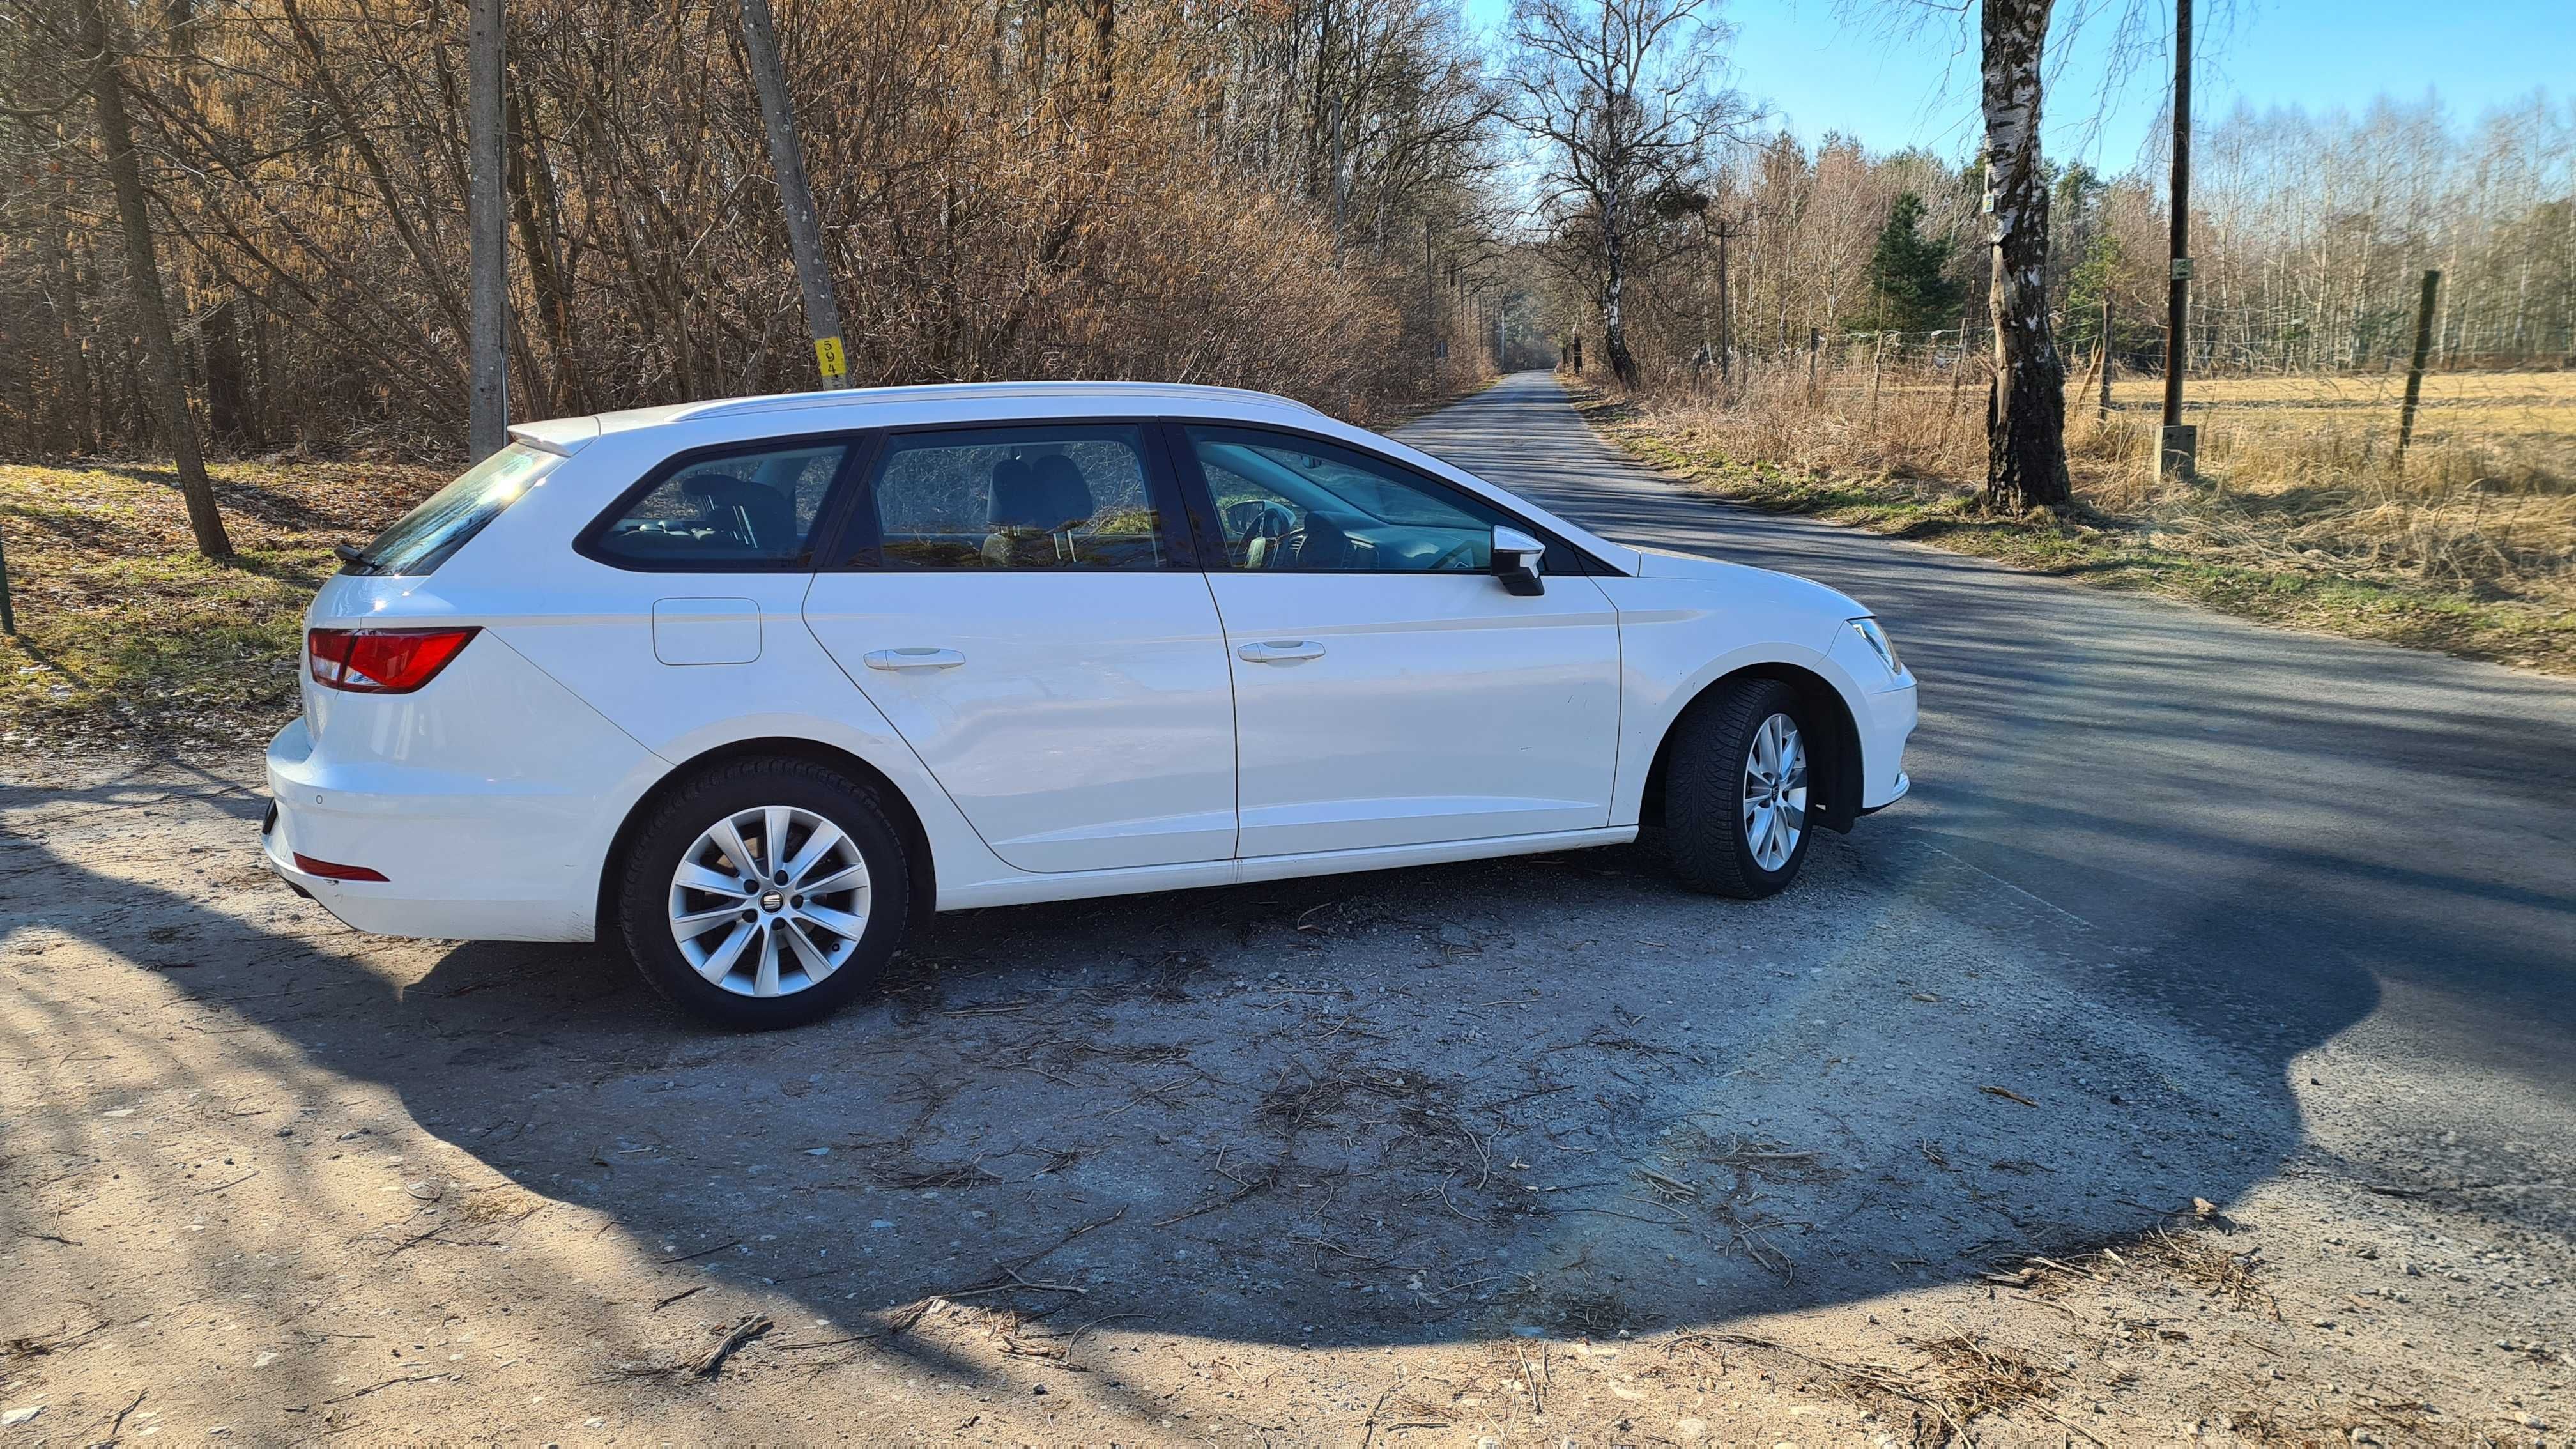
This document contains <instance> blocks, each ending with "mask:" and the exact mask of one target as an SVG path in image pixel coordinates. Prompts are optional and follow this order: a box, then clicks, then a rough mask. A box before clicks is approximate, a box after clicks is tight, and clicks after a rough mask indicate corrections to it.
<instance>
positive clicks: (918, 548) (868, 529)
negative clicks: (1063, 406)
mask: <svg viewBox="0 0 2576 1449" xmlns="http://www.w3.org/2000/svg"><path fill="white" fill-rule="evenodd" d="M1179 517H1180V512H1179V510H1178V508H1177V507H1175V506H1174V495H1173V492H1172V485H1171V480H1170V478H1169V477H1168V475H1167V472H1166V470H1165V469H1164V468H1163V467H1162V465H1161V460H1160V450H1159V448H1158V447H1156V446H1155V442H1154V439H1153V437H1152V434H1151V431H1150V429H1149V427H1148V426H1146V425H1140V424H1133V423H1105V424H1104V423H1096V422H1084V423H1066V424H1022V425H1013V426H1010V427H1000V428H992V427H987V428H977V429H973V430H939V431H927V432H915V433H901V434H896V435H894V436H892V437H890V438H888V439H887V440H886V442H885V445H884V446H883V448H882V449H880V451H879V453H878V455H877V458H876V460H875V463H874V465H873V466H872V468H871V470H870V476H869V478H868V484H867V488H866V491H865V492H864V493H863V494H862V495H861V496H860V497H859V498H858V500H857V503H856V509H855V512H854V514H853V521H852V523H851V525H850V526H848V527H846V528H844V530H843V531H842V536H843V538H844V539H846V540H848V542H847V543H846V544H845V545H844V546H843V547H842V548H841V550H840V552H841V553H842V554H843V555H844V557H843V558H842V559H841V560H839V561H838V562H839V566H838V567H830V566H827V567H826V568H825V569H824V570H823V571H821V572H818V573H817V574H816V575H815V579H814V586H813V590H812V592H811V593H809V594H808V595H807V597H806V601H805V620H806V623H807V624H808V625H809V626H810V627H811V628H812V629H813V631H814V634H815V637H816V638H818V639H820V640H821V641H822V644H823V647H824V648H825V649H826V650H828V651H830V653H831V655H832V658H833V660H834V661H835V662H836V663H838V664H839V665H840V667H841V669H842V671H843V672H844V673H846V674H848V675H849V677H850V681H851V683H852V684H854V685H856V686H857V687H858V689H859V690H860V691H861V692H862V693H863V694H865V695H866V696H867V698H868V701H869V702H870V703H871V704H874V705H875V706H876V707H877V709H878V710H879V711H881V712H882V713H883V714H884V715H885V716H886V718H887V719H888V720H890V721H892V722H893V724H894V726H895V728H896V729H897V730H899V731H901V732H902V735H903V738H904V741H905V743H907V744H909V745H911V746H912V748H913V750H914V752H915V753H917V754H918V755H920V757H921V760H922V763H923V764H925V765H926V766H928V767H929V769H930V772H931V774H932V775H933V776H935V777H937V779H938V781H939V783H940V785H941V786H942V787H943V788H945V789H946V790H947V792H948V795H949V798H950V799H952V800H954V801H955V802H956V804H957V808H958V809H959V811H960V812H962V813H963V814H964V815H965V816H966V818H967V820H968V821H969V822H971V823H972V824H973V825H974V827H975V829H976V831H977V832H978V833H979V834H980V835H981V836H982V837H983V840H984V843H985V844H986V845H987V846H989V847H991V849H992V851H993V853H994V854H995V855H997V856H999V857H1001V858H1002V860H1003V861H1005V862H1007V863H1008V864H1010V865H1013V866H1016V867H1018V868H1019V869H1021V870H1030V871H1078V870H1103V869H1110V868H1114V867H1121V866H1145V865H1168V864H1177V863H1181V862H1187V861H1202V860H1223V859H1225V858H1227V857H1229V856H1231V855H1232V854H1233V853H1234V846H1235V839H1234V836H1235V828H1234V827H1235V813H1234V695H1233V684H1232V680H1231V678H1230V676H1229V673H1228V670H1227V666H1226V653H1225V641H1224V635H1223V631H1222V630H1221V628H1220V627H1219V625H1218V621H1217V613H1216V607H1215V604H1214V603H1213V602H1212V601H1211V599H1210V598H1209V594H1208V587H1207V582H1206V579H1205V578H1204V576H1202V575H1201V574H1200V573H1199V572H1198V569H1197V567H1196V564H1195V562H1194V560H1193V559H1192V558H1191V557H1190V553H1189V549H1188V544H1187V539H1186V535H1185V532H1184V531H1183V530H1181V529H1180V528H1178V527H1177V526H1176V524H1175V522H1174V521H1175V520H1177V519H1178V518H1179Z"/></svg>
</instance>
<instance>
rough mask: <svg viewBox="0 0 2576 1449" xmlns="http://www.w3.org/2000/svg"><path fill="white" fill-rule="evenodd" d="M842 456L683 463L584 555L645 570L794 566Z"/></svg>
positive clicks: (788, 450) (803, 448)
mask: <svg viewBox="0 0 2576 1449" xmlns="http://www.w3.org/2000/svg"><path fill="white" fill-rule="evenodd" d="M848 452H849V448H848V445H847V444H844V443H809V444H802V445H799V446H796V447H785V448H774V449H767V450H762V451H757V452H745V453H735V454H730V455H728V456H725V457H720V458H707V459H702V460H700V461H697V462H692V463H687V464H683V465H682V466H681V467H679V468H678V469H676V470H675V471H673V472H672V473H671V474H670V476H668V477H666V478H664V479H663V480H662V481H661V482H659V483H657V484H655V485H654V486H653V487H652V488H650V489H647V490H646V491H645V493H644V496H643V497H641V498H638V499H636V500H635V501H634V503H632V504H631V505H629V506H628V507H627V509H626V511H625V512H624V513H623V514H622V515H620V516H619V517H618V518H617V519H616V521H614V522H612V523H610V524H609V525H608V527H607V528H606V529H605V530H604V531H602V532H601V533H600V534H599V536H598V537H597V538H595V539H593V540H592V542H591V545H590V552H591V553H592V554H593V555H594V556H595V557H597V558H600V559H601V560H603V561H605V562H608V563H623V564H636V565H640V566H642V567H645V568H696V569H707V570H711V571H721V570H725V569H760V568H775V567H779V566H781V565H787V564H793V563H795V562H797V561H798V560H799V559H800V558H801V556H802V555H803V554H804V551H805V549H806V547H807V543H808V541H809V540H810V539H811V537H812V535H813V532H814V521H815V519H816V518H818V517H820V516H821V514H822V512H823V501H824V499H825V498H826V497H827V496H828V495H829V494H830V493H831V491H832V480H833V479H834V478H835V477H837V476H838V475H839V473H840V471H841V463H842V460H843V459H844V458H845V457H846V456H847V455H848Z"/></svg>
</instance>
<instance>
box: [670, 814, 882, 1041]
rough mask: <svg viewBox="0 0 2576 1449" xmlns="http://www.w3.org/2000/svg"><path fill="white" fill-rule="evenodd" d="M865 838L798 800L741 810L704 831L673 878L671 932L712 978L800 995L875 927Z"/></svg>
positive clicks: (755, 992)
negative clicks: (861, 844) (860, 841)
mask: <svg viewBox="0 0 2576 1449" xmlns="http://www.w3.org/2000/svg"><path fill="white" fill-rule="evenodd" d="M868 894H869V886H868V865H867V861H866V859H865V858H864V857H862V856H861V855H860V853H859V846H858V842H857V841H855V840H852V839H851V838H850V836H849V834H848V833H847V832H845V831H843V830H842V829H841V827H839V826H837V825H834V824H833V823H832V822H831V821H829V820H826V819H824V818H823V817H822V816H820V815H818V814H816V813H814V812H813V811H811V810H805V809H800V808H798V807H796V806H793V805H762V806H756V807H754V808H752V809H749V810H737V811H734V812H733V813H732V814H729V815H727V816H725V817H724V818H723V819H721V820H718V821H717V822H716V823H715V824H713V825H710V826H708V827H707V828H706V829H705V830H704V831H703V832H701V833H700V834H699V836H698V838H697V841H696V842H695V843H694V844H692V845H691V846H690V847H689V848H688V850H687V851H685V852H683V853H682V854H681V856H680V864H679V868H678V869H677V870H675V871H673V872H672V875H671V937H672V939H673V940H675V941H677V942H678V943H679V946H680V955H681V956H682V958H684V959H685V960H687V962H688V963H689V965H690V967H691V968H692V969H693V970H695V971H696V972H697V973H698V974H699V975H700V976H703V977H705V978H706V979H707V980H708V981H709V982H710V983H712V984H713V985H715V986H718V987H721V988H722V989H724V990H726V991H730V992H732V993H734V994H735V995H737V996H792V995H794V994H795V993H797V992H799V991H803V990H805V989H807V988H808V987H811V986H814V985H815V984H817V983H819V982H821V981H822V980H823V979H824V978H826V977H828V976H830V975H831V974H832V973H833V972H835V971H837V970H839V969H840V968H841V966H842V965H843V964H844V963H845V962H847V961H848V960H849V959H850V956H851V954H852V953H853V952H855V951H857V950H858V946H859V937H860V936H861V935H862V934H864V933H865V932H866V930H867V926H868Z"/></svg>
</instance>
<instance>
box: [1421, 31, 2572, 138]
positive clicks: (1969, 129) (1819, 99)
mask: <svg viewBox="0 0 2576 1449" xmlns="http://www.w3.org/2000/svg"><path fill="white" fill-rule="evenodd" d="M2123 3H2124V0H2059V3H2058V6H2057V11H2058V30H2057V33H2055V34H2053V35H2052V36H2051V39H2050V48H2051V50H2052V51H2053V52H2054V51H2060V50H2062V51H2063V58H2064V61H2065V65H2064V68H2063V69H2062V70H2060V71H2058V72H2057V82H2056V86H2055V89H2053V90H2052V91H2051V93H2050V97H2049V101H2048V132H2049V134H2048V140H2047V146H2048V151H2049V155H2050V157H2051V159H2077V158H2080V159H2084V160H2089V161H2091V162H2093V164H2095V165H2097V166H2100V167H2102V168H2103V169H2105V170H2110V171H2120V170H2125V169H2126V168H2127V167H2128V166H2129V164H2130V163H2131V162H2132V161H2134V160H2135V159H2136V157H2137V155H2138V153H2139V149H2140V143H2141V142H2142V141H2144V140H2145V138H2146V135H2147V132H2148V131H2149V130H2150V129H2151V128H2152V127H2153V126H2154V125H2155V124H2156V113H2157V111H2158V109H2159V108H2160V107H2162V105H2163V104H2164V99H2165V90H2166V86H2167V75H2168V73H2169V70H2170V67H2171V64H2172V62H2171V61H2170V60H2169V59H2167V58H2166V57H2165V55H2164V54H2163V52H2162V49H2161V47H2162V44H2163V27H2164V26H2166V25H2170V23H2171V14H2172V7H2171V4H2170V0H2150V3H2151V4H2155V5H2156V6H2157V8H2158V11H2159V16H2160V19H2159V23H2158V27H2157V33H2156V37H2155V41H2156V45H2157V47H2158V49H2157V53H2156V54H2154V55H2151V56H2149V57H2148V58H2146V59H2145V60H2144V61H2143V62H2142V63H2141V64H2140V65H2139V66H2138V67H2137V69H2136V70H2135V71H2134V73H2133V74H2131V75H2130V77H2129V78H2128V81H2127V83H2126V84H2125V85H2124V86H2122V87H2120V88H2119V89H2118V90H2117V91H2116V92H2115V93H2113V94H2112V95H2111V96H2110V97H2109V98H2108V99H2107V103H2106V102H2105V100H2104V98H2102V97H2101V96H2099V95H2098V91H2099V88H2100V86H2101V83H2102V80H2103V77H2104V75H2105V73H2106V71H2107V69H2108V66H2107V63H2106V53H2107V51H2108V49H2109V46H2110V42H2111V39H2112V32H2113V30H2114V27H2115V26H2116V24H2117V22H2118V20H2119V18H2120V14H2121V10H2122V6H2123ZM1465 4H1466V11H1467V16H1468V19H1469V21H1470V22H1471V23H1473V24H1476V25H1478V26H1480V27H1499V26H1500V24H1501V22H1502V19H1503V17H1504V16H1505V15H1506V14H1507V13H1509V10H1510V0H1465ZM1904 8H1905V7H1904V6H1903V4H1902V3H1901V0H1899V3H1894V4H1890V3H1879V4H1862V5H1855V6H1849V7H1838V6H1836V5H1834V4H1832V3H1830V0H1730V3H1728V4H1726V6H1725V8H1724V10H1723V11H1722V13H1723V14H1724V15H1725V16H1726V18H1727V19H1728V20H1729V21H1731V22H1732V23H1733V24H1734V25H1735V26H1736V28H1737V31H1738V35H1737V40H1736V45H1735V50H1734V56H1735V70H1736V73H1735V76H1734V83H1735V85H1736V86H1737V88H1739V89H1741V90H1743V91H1744V92H1745V93H1747V94H1748V95H1750V96H1752V97H1753V98H1755V99H1756V100H1759V101H1762V102H1764V103H1766V104H1767V105H1768V106H1769V107H1770V108H1771V109H1772V110H1773V111H1775V112H1776V113H1777V117H1778V119H1779V120H1780V121H1782V122H1785V123H1786V124H1787V125H1788V126H1789V128H1790V129H1791V130H1793V131H1795V132H1796V133H1797V134H1798V135H1800V136H1801V137H1804V138H1805V139H1807V140H1809V141H1813V140H1815V139H1816V138H1817V137H1819V136H1821V135H1823V134H1824V133H1825V132H1827V131H1842V132H1844V133H1846V134H1850V135H1855V136H1858V137H1859V138H1860V139H1861V140H1862V141H1864V142H1866V143H1867V144H1868V145H1869V146H1870V147H1871V149H1873V150H1895V149H1898V148H1900V147H1903V146H1907V145H1922V146H1926V147H1929V148H1930V149H1932V150H1934V151H1937V152H1939V153H1941V154H1943V155H1945V156H1949V157H1952V158H1954V159H1955V158H1958V157H1961V156H1964V155H1965V154H1967V153H1968V152H1969V151H1970V150H1971V149H1972V148H1973V146H1974V144H1975V139H1976V135H1977V122H1976V78H1977V73H1976V56H1975V52H1974V28H1973V8H1972V10H1971V19H1970V20H1969V21H1967V22H1958V21H1953V20H1950V19H1948V18H1946V17H1943V16H1941V15H1939V14H1938V13H1937V12H1928V10H1927V13H1929V14H1930V19H1929V21H1928V23H1927V24H1926V25H1925V26H1924V27H1923V28H1921V29H1919V30H1917V31H1916V32H1915V33H1913V34H1910V35H1903V36H1897V35H1891V34H1890V33H1889V32H1888V30H1887V28H1886V26H1885V24H1884V18H1885V17H1887V16H1888V15H1890V14H1891V13H1896V12H1900V11H1901V10H1902V9H1904ZM1846 10H1857V11H1859V12H1860V18H1859V19H1858V20H1856V21H1846V20H1845V19H1844V18H1843V13H1844V11H1846ZM2083 12H2090V13H2084V14H2083V18H2082V19H2081V21H2080V23H2078V24H2077V25H2076V26H2075V28H2074V34H2073V37H2072V39H2071V40H2070V39H2069V38H2068V37H2067V36H2066V29H2067V22H2068V20H2069V19H2070V18H2074V17H2076V16H2077V15H2078V14H2079V13H2083ZM2193 13H2194V14H2195V16H2197V17H2198V23H2197V25H2196V27H2195V29H2196V31H2197V40H2196V44H2195V47H2194V48H2195V50H2197V51H2198V52H2199V61H2200V64H2199V66H2198V74H2197V76H2196V77H2195V79H2194V82H2193V90H2192V110H2193V113H2194V115H2195V116H2196V117H2198V118H2201V119H2203V120H2214V119H2216V118H2217V117H2220V116H2223V115H2225V114H2226V113H2227V111H2228V110H2229V109H2230V108H2232V107H2233V106H2234V104H2235V103H2236V101H2237V100H2238V99H2240V98H2241V99H2242V100H2244V101H2245V102H2246V103H2247V104H2249V105H2251V106H2252V107H2253V108H2254V109H2255V110H2258V111H2260V110H2263V109H2266V108H2268V107H2271V106H2275V105H2291V104H2296V105H2301V106H2305V107H2306V108H2308V109H2309V110H2311V111H2323V110H2328V109H2332V108H2334V107H2336V106H2343V107H2346V108H2348V109H2351V110H2353V111H2356V112H2357V111H2359V110H2360V109H2362V107H2363V106H2365V105H2366V104H2367V103H2368V102H2369V101H2370V99H2371V98H2372V97H2373V96H2375V95H2378V94H2380V93H2382V92H2386V93H2388V94H2390V95H2393V96H2397V97H2400V98H2403V99H2410V100H2411V99H2416V98H2420V97H2421V96H2423V95H2424V93H2425V91H2426V90H2427V89H2428V88H2430V89H2431V90H2433V91H2435V92H2437V93H2438V94H2439V95H2440V96H2441V98H2442V100H2443V102H2444V103H2445V104H2446V105H2447V106H2448V107H2449V108H2450V111H2451V114H2452V116H2453V118H2454V121H2455V122H2458V123H2466V122H2470V121H2474V120H2476V119H2477V117H2478V116H2479V115H2480V114H2481V113H2483V112H2484V111H2486V110H2488V109H2490V108H2493V107H2496V106H2500V105H2505V104H2510V103H2512V102H2515V101H2519V100H2522V99H2524V98H2526V97H2528V96H2529V95H2530V94H2531V93H2532V92H2533V91H2534V90H2537V89H2541V88H2543V87H2547V88H2549V89H2550V91H2551V93H2552V94H2553V95H2554V96H2556V97H2558V98H2559V99H2561V100H2562V102H2563V100H2564V99H2565V97H2566V95H2567V92H2568V89H2569V87H2570V84H2571V82H2570V79H2569V77H2570V76H2571V75H2576V0H2450V3H2446V4H2434V5H2429V6H2428V5H2424V4H2421V3H2416V4H2399V3H2396V0H2268V3H2267V0H2232V3H2231V0H2199V3H2198V4H2197V5H2195V7H2194V12H2193Z"/></svg>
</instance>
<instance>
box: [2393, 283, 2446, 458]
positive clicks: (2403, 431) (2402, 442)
mask: <svg viewBox="0 0 2576 1449" xmlns="http://www.w3.org/2000/svg"><path fill="white" fill-rule="evenodd" d="M2441 286H2442V274H2441V273H2440V272H2438V271H2433V272H2426V273H2425V274H2424V295H2423V297H2422V299H2421V300H2419V301H2418V302H2417V303H2416V304H2415V364H2414V365H2413V366H2412V367H2409V368H2407V369H2406V405H2405V407H2403V408H2402V409H2400V410H2399V411H2398V414H2397V462H2398V466H2400V467H2403V466H2405V463H2406V445H2407V444H2408V443H2411V442H2413V441H2415V404H2416V402H2417V401H2418V400H2420V399H2421V398H2422V397H2423V396H2424V356H2425V354H2426V353H2429V352H2431V351H2432V350H2433V294H2434V293H2435V292H2438V291H2439V290H2441Z"/></svg>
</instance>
